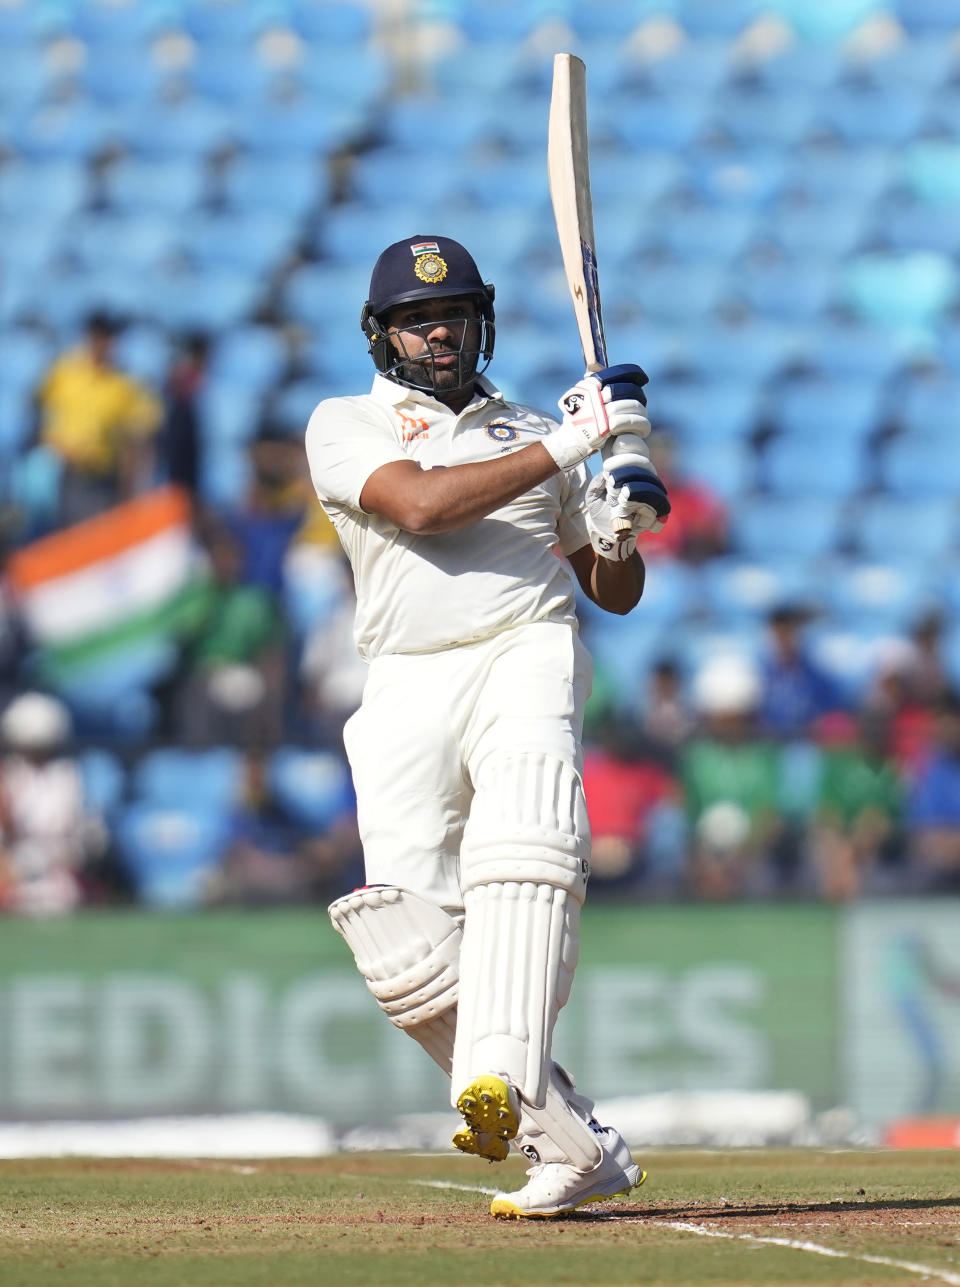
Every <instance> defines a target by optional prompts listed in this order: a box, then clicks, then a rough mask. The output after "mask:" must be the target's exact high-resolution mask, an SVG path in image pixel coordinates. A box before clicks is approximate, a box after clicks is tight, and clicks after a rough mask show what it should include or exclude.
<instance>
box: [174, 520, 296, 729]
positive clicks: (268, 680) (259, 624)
mask: <svg viewBox="0 0 960 1287" xmlns="http://www.w3.org/2000/svg"><path fill="white" fill-rule="evenodd" d="M205 543H206V547H207V553H208V555H209V559H210V570H211V579H210V580H209V582H207V583H206V584H205V586H204V587H203V588H202V589H201V590H199V591H198V594H197V597H196V600H195V602H194V604H193V605H192V606H191V620H190V621H189V624H188V625H187V626H186V628H185V634H184V644H183V654H182V657H181V661H180V666H179V670H178V674H177V676H176V677H175V678H174V680H173V682H172V688H173V693H172V695H171V696H169V697H168V699H166V700H165V702H164V704H165V705H169V706H172V709H173V716H174V726H173V729H172V730H171V731H172V733H173V735H174V737H175V738H176V739H177V740H182V741H183V742H185V743H186V744H187V745H190V746H209V745H216V744H223V745H243V746H269V745H274V744H276V743H277V742H278V741H279V740H280V739H281V737H282V735H283V715H284V690H285V681H286V663H285V653H284V642H285V636H284V622H283V616H282V613H281V611H280V608H279V606H278V604H277V602H276V599H275V597H274V596H273V595H272V594H271V593H270V591H269V590H268V589H266V588H265V587H264V586H262V585H256V584H251V583H248V582H245V581H244V580H243V579H242V575H241V572H242V557H243V556H242V550H241V548H240V546H239V544H238V542H237V541H236V540H235V539H234V537H233V535H232V533H231V532H230V531H229V530H228V529H226V528H224V527H220V526H217V527H215V528H214V529H213V530H212V531H210V532H208V533H207V534H206V541H205Z"/></svg>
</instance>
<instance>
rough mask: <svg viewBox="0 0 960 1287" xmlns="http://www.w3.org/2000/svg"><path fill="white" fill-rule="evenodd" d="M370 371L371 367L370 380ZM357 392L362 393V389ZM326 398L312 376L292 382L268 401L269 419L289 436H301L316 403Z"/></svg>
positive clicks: (323, 388) (325, 392) (322, 386)
mask: <svg viewBox="0 0 960 1287" xmlns="http://www.w3.org/2000/svg"><path fill="white" fill-rule="evenodd" d="M358 347H359V346H358ZM372 371H373V368H372V367H371V368H370V372H371V378H372ZM357 392H363V388H362V387H361V388H359V389H358V390H357ZM327 396H329V395H328V394H327V390H326V388H325V387H324V384H323V382H321V381H319V380H317V379H316V377H314V376H306V377H305V378H304V379H302V380H293V381H291V383H290V384H288V385H285V386H284V388H282V389H280V390H279V391H278V392H277V393H275V394H274V395H273V397H272V398H271V399H270V418H271V420H272V421H274V422H275V423H277V424H279V425H280V426H281V428H283V429H286V430H287V431H288V432H289V433H290V434H291V435H296V434H301V435H302V434H303V432H304V430H305V429H306V427H307V421H308V420H309V419H310V417H311V415H313V411H314V408H315V407H316V405H317V403H318V402H319V401H320V399H321V398H323V397H327Z"/></svg>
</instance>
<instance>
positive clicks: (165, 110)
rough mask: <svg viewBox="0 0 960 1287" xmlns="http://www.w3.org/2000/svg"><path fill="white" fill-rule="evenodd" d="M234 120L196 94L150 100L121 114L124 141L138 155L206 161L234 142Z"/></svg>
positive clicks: (152, 158)
mask: <svg viewBox="0 0 960 1287" xmlns="http://www.w3.org/2000/svg"><path fill="white" fill-rule="evenodd" d="M236 128H237V121H236V120H235V119H234V118H232V117H231V116H230V114H229V113H228V112H227V111H225V110H224V109H223V108H220V107H218V106H216V105H215V104H213V103H209V102H207V101H206V100H205V99H202V98H199V97H198V96H197V95H195V94H187V95H185V96H184V97H182V98H176V99H173V100H172V101H167V100H165V99H156V100H152V101H150V102H149V103H145V104H143V105H142V106H140V107H138V108H137V110H136V111H134V112H131V113H127V114H125V115H124V123H123V129H124V138H125V140H126V142H127V144H128V146H129V147H130V149H131V150H132V151H133V153H134V154H135V155H137V156H143V157H148V158H150V159H151V160H155V159H157V158H166V157H192V158H194V159H195V160H198V161H199V160H204V159H207V158H209V157H211V156H213V155H215V154H217V153H219V152H220V151H222V150H223V149H224V148H226V147H228V146H230V145H231V144H232V143H233V142H234V141H235V140H234V134H235V130H236Z"/></svg>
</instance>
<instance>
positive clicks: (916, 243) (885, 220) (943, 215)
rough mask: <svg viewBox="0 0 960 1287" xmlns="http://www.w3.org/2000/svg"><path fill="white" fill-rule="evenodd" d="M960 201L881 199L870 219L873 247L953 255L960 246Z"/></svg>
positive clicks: (896, 251)
mask: <svg viewBox="0 0 960 1287" xmlns="http://www.w3.org/2000/svg"><path fill="white" fill-rule="evenodd" d="M958 219H960V201H955V202H954V203H953V204H951V205H947V204H946V203H943V202H941V203H939V204H938V205H928V204H926V203H925V202H922V201H911V200H903V199H900V200H897V201H886V202H881V203H880V204H879V206H878V207H877V208H876V209H875V211H874V213H873V218H872V220H871V233H872V236H871V241H872V243H873V246H874V247H879V246H882V247H883V248H884V249H885V250H889V251H893V252H894V253H901V252H904V251H934V252H935V253H937V254H941V255H954V254H956V252H957V248H958V247H960V228H958V226H957V224H958Z"/></svg>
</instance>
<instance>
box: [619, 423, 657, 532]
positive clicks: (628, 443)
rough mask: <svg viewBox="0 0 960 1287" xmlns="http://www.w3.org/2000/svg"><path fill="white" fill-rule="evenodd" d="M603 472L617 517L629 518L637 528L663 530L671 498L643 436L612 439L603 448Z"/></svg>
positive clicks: (639, 529) (651, 530) (646, 530)
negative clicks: (604, 448)
mask: <svg viewBox="0 0 960 1287" xmlns="http://www.w3.org/2000/svg"><path fill="white" fill-rule="evenodd" d="M603 472H604V475H605V476H606V479H607V495H608V496H609V497H610V503H611V504H612V505H613V506H614V511H615V517H617V518H628V519H629V520H630V523H631V527H632V528H633V529H634V530H636V531H640V532H659V531H661V530H662V528H663V524H664V522H665V521H666V518H667V515H668V514H669V513H670V508H671V507H670V497H669V496H668V494H667V489H666V487H665V486H664V484H663V482H662V481H661V479H660V477H659V476H658V474H657V470H656V467H655V466H654V464H653V462H652V461H651V459H650V455H649V452H648V451H647V444H646V443H645V442H644V441H643V439H642V438H634V437H632V436H630V437H628V436H626V435H623V436H620V437H617V438H615V439H613V441H612V442H610V444H609V445H608V447H607V448H606V450H605V451H604V459H603Z"/></svg>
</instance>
